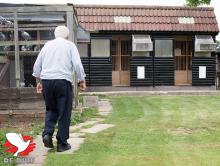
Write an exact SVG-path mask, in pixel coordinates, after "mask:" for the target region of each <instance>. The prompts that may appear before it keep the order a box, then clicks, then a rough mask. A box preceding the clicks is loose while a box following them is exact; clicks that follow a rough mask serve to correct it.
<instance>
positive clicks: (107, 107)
mask: <svg viewBox="0 0 220 166" xmlns="http://www.w3.org/2000/svg"><path fill="white" fill-rule="evenodd" d="M111 110H112V107H110V106H105V107H99V112H100V111H111Z"/></svg>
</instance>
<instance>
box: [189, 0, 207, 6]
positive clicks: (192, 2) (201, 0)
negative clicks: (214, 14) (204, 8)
mask: <svg viewBox="0 0 220 166" xmlns="http://www.w3.org/2000/svg"><path fill="white" fill-rule="evenodd" d="M210 2H211V0H186V3H187V6H194V7H196V6H199V5H209V4H210Z"/></svg>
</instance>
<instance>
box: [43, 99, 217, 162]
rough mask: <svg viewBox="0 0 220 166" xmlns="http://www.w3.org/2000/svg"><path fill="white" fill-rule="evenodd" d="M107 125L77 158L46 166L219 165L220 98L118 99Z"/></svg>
mask: <svg viewBox="0 0 220 166" xmlns="http://www.w3.org/2000/svg"><path fill="white" fill-rule="evenodd" d="M111 100H112V104H113V112H112V114H111V115H110V116H109V117H108V118H107V120H106V123H112V124H115V125H116V126H115V127H113V128H111V129H108V130H106V131H104V132H101V133H98V134H89V135H87V136H86V141H85V143H84V144H83V145H82V146H81V148H80V150H78V151H77V152H75V153H74V154H68V155H59V154H55V153H49V155H48V157H47V159H46V163H45V165H46V166H51V165H53V166H60V165H63V166H64V165H65V166H74V165H77V166H135V165H138V166H139V165H140V166H142V165H143V166H160V165H162V166H173V165H174V166H176V165H177V166H217V165H218V166H219V165H220V97H218V96H201V97H198V96H192V97H189V96H178V97H176V96H153V97H113V98H111Z"/></svg>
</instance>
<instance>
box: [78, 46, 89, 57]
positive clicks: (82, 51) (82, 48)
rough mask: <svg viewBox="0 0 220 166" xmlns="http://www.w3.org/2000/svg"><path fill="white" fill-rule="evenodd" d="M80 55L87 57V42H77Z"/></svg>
mask: <svg viewBox="0 0 220 166" xmlns="http://www.w3.org/2000/svg"><path fill="white" fill-rule="evenodd" d="M77 47H78V51H79V55H80V57H88V44H77Z"/></svg>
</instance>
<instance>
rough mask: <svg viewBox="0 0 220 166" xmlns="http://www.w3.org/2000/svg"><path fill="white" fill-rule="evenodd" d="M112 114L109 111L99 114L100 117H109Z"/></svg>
mask: <svg viewBox="0 0 220 166" xmlns="http://www.w3.org/2000/svg"><path fill="white" fill-rule="evenodd" d="M110 113H111V112H109V111H101V112H99V115H102V116H107V115H109V114H110Z"/></svg>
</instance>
